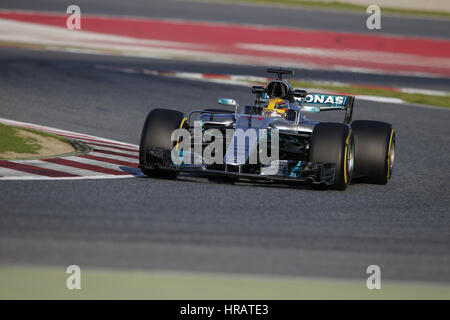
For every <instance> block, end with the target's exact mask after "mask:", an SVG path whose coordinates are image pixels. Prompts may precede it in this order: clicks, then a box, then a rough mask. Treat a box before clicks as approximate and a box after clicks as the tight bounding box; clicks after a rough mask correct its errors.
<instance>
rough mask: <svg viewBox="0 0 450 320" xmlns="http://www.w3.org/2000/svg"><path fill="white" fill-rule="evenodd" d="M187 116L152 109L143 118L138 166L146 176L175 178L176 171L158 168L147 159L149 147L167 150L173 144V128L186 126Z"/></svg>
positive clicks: (166, 110) (170, 148)
mask: <svg viewBox="0 0 450 320" xmlns="http://www.w3.org/2000/svg"><path fill="white" fill-rule="evenodd" d="M187 126H188V124H187V118H186V115H185V114H184V113H182V112H179V111H175V110H169V109H153V110H152V111H150V113H149V114H148V115H147V118H146V119H145V123H144V127H143V129H142V133H141V140H140V144H139V167H140V168H141V170H142V172H143V173H144V174H146V175H148V176H152V177H159V178H176V176H177V175H178V172H177V171H176V170H173V169H167V168H160V167H159V166H158V163H156V162H155V163H153V162H152V159H149V157H148V152H149V150H150V149H159V150H168V151H169V152H170V151H171V150H172V148H173V147H174V146H175V144H176V142H174V141H172V140H171V136H172V133H173V131H174V130H176V129H181V128H185V129H186V128H187Z"/></svg>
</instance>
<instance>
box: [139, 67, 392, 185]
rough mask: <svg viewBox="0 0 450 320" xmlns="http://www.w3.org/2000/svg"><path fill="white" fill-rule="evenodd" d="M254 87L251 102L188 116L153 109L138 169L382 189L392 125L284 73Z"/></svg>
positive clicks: (224, 101)
mask: <svg viewBox="0 0 450 320" xmlns="http://www.w3.org/2000/svg"><path fill="white" fill-rule="evenodd" d="M267 71H268V72H269V73H276V74H277V79H276V80H272V81H270V82H268V83H267V85H266V86H265V87H263V86H254V87H252V92H253V94H255V96H256V99H255V102H254V103H253V104H252V105H249V106H244V107H240V106H239V105H238V103H237V102H236V101H234V100H232V99H223V98H221V99H219V101H218V102H219V104H222V105H226V106H228V107H231V108H230V109H204V110H194V111H192V112H191V113H190V114H189V115H188V116H186V115H185V114H184V113H182V112H179V111H175V110H169V109H160V108H158V109H153V110H152V111H150V113H149V114H148V116H147V118H146V120H145V124H144V128H143V130H142V135H141V140H140V150H139V166H140V168H141V170H142V171H143V172H144V173H145V174H146V175H148V176H154V177H163V178H175V177H176V176H177V175H178V174H179V173H180V172H190V173H196V174H202V175H207V176H209V177H214V178H215V179H217V177H222V178H223V177H226V178H227V179H231V180H237V179H251V180H271V181H278V182H285V183H309V184H312V186H313V187H319V188H331V189H338V190H345V189H346V188H347V186H348V185H349V184H350V182H351V181H352V179H356V178H358V179H359V180H362V181H365V182H368V183H377V184H386V183H387V182H388V181H389V179H390V177H391V175H392V169H393V165H394V157H395V132H394V129H393V128H392V125H391V124H389V123H385V122H379V121H370V120H355V121H352V114H353V105H354V101H355V98H354V97H353V96H345V95H332V94H322V93H314V92H307V91H305V90H300V89H294V88H292V86H291V85H290V84H289V82H288V81H287V80H284V79H283V76H284V75H293V74H294V73H293V71H291V70H284V69H268V70H267ZM329 110H342V111H344V112H345V117H344V121H343V123H338V122H318V121H312V120H308V119H307V118H306V116H305V114H306V113H310V112H320V111H329Z"/></svg>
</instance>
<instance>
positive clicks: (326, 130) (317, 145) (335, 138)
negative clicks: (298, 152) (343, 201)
mask: <svg viewBox="0 0 450 320" xmlns="http://www.w3.org/2000/svg"><path fill="white" fill-rule="evenodd" d="M354 159H355V144H354V140H353V134H352V130H351V129H350V127H349V126H347V125H346V124H343V123H334V122H323V123H319V124H317V125H316V126H315V127H314V131H313V133H312V136H311V143H310V152H309V161H311V162H322V163H333V164H334V166H335V171H334V183H333V184H332V185H331V186H330V187H331V188H332V189H336V190H345V189H346V188H347V187H348V186H349V185H350V182H351V181H352V176H353V168H354Z"/></svg>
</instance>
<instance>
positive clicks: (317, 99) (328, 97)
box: [302, 93, 355, 124]
mask: <svg viewBox="0 0 450 320" xmlns="http://www.w3.org/2000/svg"><path fill="white" fill-rule="evenodd" d="M302 100H303V101H302V102H303V104H302V111H304V112H320V111H330V110H343V111H345V118H344V123H346V124H349V123H350V122H351V121H352V116H353V104H354V102H355V97H354V96H343V95H334V94H333V95H332V94H323V93H308V95H307V96H306V97H305V98H304V99H302Z"/></svg>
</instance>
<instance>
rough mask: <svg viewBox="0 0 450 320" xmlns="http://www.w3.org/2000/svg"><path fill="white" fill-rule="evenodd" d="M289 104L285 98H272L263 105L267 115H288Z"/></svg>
mask: <svg viewBox="0 0 450 320" xmlns="http://www.w3.org/2000/svg"><path fill="white" fill-rule="evenodd" d="M287 109H288V104H287V102H286V101H285V100H283V99H280V98H272V99H269V100H267V101H266V103H265V104H264V107H263V114H264V115H265V116H266V117H276V116H281V117H285V116H286V110H287Z"/></svg>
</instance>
